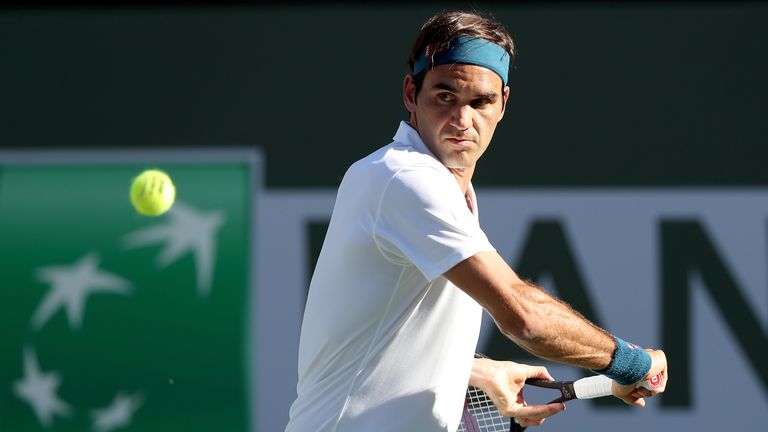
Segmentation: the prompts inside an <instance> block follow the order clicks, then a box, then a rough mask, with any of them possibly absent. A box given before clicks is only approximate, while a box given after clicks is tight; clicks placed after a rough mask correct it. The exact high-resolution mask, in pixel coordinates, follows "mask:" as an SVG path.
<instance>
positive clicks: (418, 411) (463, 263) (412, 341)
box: [286, 12, 667, 432]
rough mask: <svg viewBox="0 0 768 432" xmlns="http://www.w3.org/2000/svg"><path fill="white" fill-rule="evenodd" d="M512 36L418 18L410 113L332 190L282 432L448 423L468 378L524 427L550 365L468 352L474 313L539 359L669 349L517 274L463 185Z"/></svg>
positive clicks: (618, 389) (540, 417)
mask: <svg viewBox="0 0 768 432" xmlns="http://www.w3.org/2000/svg"><path fill="white" fill-rule="evenodd" d="M513 56H514V45H513V41H512V38H511V37H510V35H509V34H508V32H507V31H506V30H505V29H504V27H503V26H502V25H501V24H499V23H498V22H495V21H494V20H492V19H489V18H486V17H483V16H480V15H477V14H473V13H464V12H444V13H440V14H438V15H436V16H434V17H432V18H430V19H429V20H428V21H427V22H426V23H425V24H424V26H423V27H422V29H421V31H420V33H419V34H418V37H417V38H416V41H415V43H414V45H413V49H412V52H411V54H410V58H409V61H408V65H409V68H410V73H408V74H407V75H406V77H405V80H404V83H403V101H404V103H405V106H406V108H407V109H408V111H409V112H410V118H409V120H408V121H407V122H401V123H400V125H399V128H398V129H397V132H396V133H395V136H394V138H393V141H392V143H390V144H389V145H386V146H384V147H382V148H381V149H379V150H377V151H375V152H374V153H372V154H370V155H369V156H367V157H365V158H363V159H361V160H359V161H357V162H356V163H354V164H353V165H352V166H351V167H350V168H349V170H348V171H347V173H346V174H345V176H344V179H343V180H342V182H341V185H340V187H339V190H338V195H337V198H336V203H335V207H334V210H333V216H332V217H331V221H330V226H329V228H328V233H327V235H326V238H325V242H324V244H323V248H322V251H321V253H320V257H319V259H318V262H317V267H316V268H315V272H314V274H313V277H312V281H311V284H310V290H309V297H308V300H307V304H306V310H305V314H304V321H303V325H302V331H301V342H300V347H299V365H298V366H299V381H298V385H297V390H298V398H297V399H296V401H295V402H294V403H293V405H292V406H291V410H290V421H289V424H288V426H287V429H286V430H287V431H289V432H318V431H328V432H361V431H365V432H372V431H387V432H390V431H404V432H431V431H450V432H453V431H455V430H456V428H457V426H458V424H459V420H460V416H461V412H462V405H463V400H464V394H465V391H466V387H467V384H468V383H470V382H471V383H472V384H473V385H476V386H478V387H480V388H482V389H483V390H485V391H486V393H489V395H490V396H491V398H492V399H493V400H494V402H495V403H496V404H497V406H499V408H501V409H502V411H503V412H505V413H507V414H508V415H511V416H515V417H516V420H517V421H518V422H519V423H521V424H522V425H523V426H530V425H537V424H540V423H541V422H542V421H544V419H545V418H546V417H548V416H550V415H553V414H555V413H557V412H560V411H562V410H563V409H564V406H563V405H562V404H551V405H534V406H526V405H525V404H524V400H523V399H522V396H521V395H520V391H521V389H522V387H523V384H524V380H525V379H526V378H528V377H541V378H547V379H551V377H550V375H549V373H547V371H546V369H545V368H543V367H533V366H527V365H521V364H516V363H512V362H497V361H492V360H475V359H473V353H474V350H475V347H476V344H477V341H478V335H479V331H480V322H481V315H482V309H483V308H484V309H485V310H487V311H488V312H489V313H490V314H491V315H492V316H493V318H494V319H495V321H496V323H497V324H498V326H499V328H500V329H501V331H502V332H503V333H504V334H505V335H507V336H508V337H509V339H510V340H511V341H513V342H514V343H517V344H518V345H520V346H521V347H523V348H525V349H526V350H528V351H530V352H531V353H533V354H534V355H537V356H539V357H541V358H543V359H547V360H551V361H556V362H560V363H565V364H569V365H573V366H578V367H582V368H587V369H592V370H594V371H597V372H598V373H602V374H604V375H607V376H609V377H610V378H612V379H614V382H615V384H614V395H616V396H617V397H619V398H621V399H622V400H624V401H625V402H627V403H628V404H632V405H638V406H642V405H644V403H645V402H644V398H645V397H649V396H653V395H655V394H658V393H660V392H662V391H663V390H664V384H662V385H661V386H660V387H658V388H657V389H656V390H654V391H650V390H646V389H644V388H641V387H639V386H638V385H637V384H636V383H638V382H640V381H642V380H643V379H646V378H647V377H650V376H654V375H656V374H657V373H659V372H662V373H663V376H664V379H663V381H664V383H666V368H667V366H666V358H665V356H664V353H663V352H662V351H659V350H643V349H640V348H639V347H636V346H634V345H632V344H628V343H626V342H624V341H623V340H621V339H619V338H617V337H614V336H612V335H610V334H609V333H607V332H606V331H604V330H602V329H600V328H598V327H596V326H595V325H593V324H592V323H590V322H589V321H587V320H586V319H585V318H583V317H582V315H580V314H579V313H578V312H576V311H574V310H573V309H571V308H570V307H569V306H568V305H566V304H564V303H563V302H561V301H559V300H558V299H556V298H554V297H552V296H550V295H549V294H547V293H546V292H545V291H543V290H541V289H539V288H537V287H535V286H533V285H531V284H529V283H527V282H525V281H523V280H521V279H520V278H518V276H517V275H516V274H515V272H514V271H513V270H512V269H511V268H510V267H509V266H508V265H507V263H506V262H505V261H504V259H502V258H501V257H500V256H499V255H498V253H496V251H495V249H494V247H493V245H491V243H490V242H489V241H488V239H487V237H486V235H485V234H484V233H483V230H482V229H481V227H480V224H479V219H478V203H477V200H476V198H475V193H474V191H473V188H472V183H471V180H472V175H473V173H474V171H475V168H476V163H477V160H478V159H479V158H480V156H481V155H482V154H483V153H484V152H485V150H486V149H487V148H488V145H489V143H490V142H491V138H492V137H493V133H494V131H495V129H496V125H497V124H498V122H499V121H500V120H501V119H502V117H503V116H504V112H505V108H506V104H507V100H508V98H509V87H508V83H507V80H508V73H509V65H510V62H511V60H512V58H513Z"/></svg>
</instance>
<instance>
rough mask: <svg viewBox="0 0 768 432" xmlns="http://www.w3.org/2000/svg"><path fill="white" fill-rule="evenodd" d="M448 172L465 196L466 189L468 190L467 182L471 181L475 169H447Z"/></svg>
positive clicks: (472, 167)
mask: <svg viewBox="0 0 768 432" xmlns="http://www.w3.org/2000/svg"><path fill="white" fill-rule="evenodd" d="M448 171H450V172H451V174H453V176H454V177H455V178H456V181H457V182H459V187H460V188H461V191H462V192H463V193H464V194H465V195H466V193H467V189H469V182H471V181H472V174H473V173H474V172H475V167H474V166H471V167H469V168H448Z"/></svg>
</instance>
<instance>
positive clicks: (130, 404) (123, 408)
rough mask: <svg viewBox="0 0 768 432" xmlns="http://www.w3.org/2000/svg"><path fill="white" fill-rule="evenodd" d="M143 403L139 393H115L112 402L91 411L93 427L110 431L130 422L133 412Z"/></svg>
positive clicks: (102, 431)
mask: <svg viewBox="0 0 768 432" xmlns="http://www.w3.org/2000/svg"><path fill="white" fill-rule="evenodd" d="M143 403H144V397H143V396H141V395H140V394H134V395H133V396H128V395H126V394H124V393H118V394H117V395H115V399H114V400H113V401H112V404H111V405H109V406H108V407H104V408H102V409H97V410H93V411H91V418H92V419H93V429H94V430H96V431H98V432H110V431H113V430H115V429H117V428H121V427H126V426H129V425H130V424H131V420H132V419H133V414H134V413H135V412H136V410H138V409H139V407H141V405H142V404H143Z"/></svg>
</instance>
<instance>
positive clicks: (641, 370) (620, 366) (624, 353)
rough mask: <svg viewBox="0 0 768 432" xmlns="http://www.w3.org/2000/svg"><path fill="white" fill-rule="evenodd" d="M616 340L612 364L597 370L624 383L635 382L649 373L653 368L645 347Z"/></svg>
mask: <svg viewBox="0 0 768 432" xmlns="http://www.w3.org/2000/svg"><path fill="white" fill-rule="evenodd" d="M613 338H614V339H615V340H616V350H615V351H614V352H613V357H612V358H611V364H609V365H608V367H607V368H605V369H603V370H599V371H595V372H597V373H599V374H602V375H605V376H607V377H608V378H610V379H612V380H614V381H616V382H618V383H619V384H622V385H630V384H634V383H636V382H638V381H640V380H642V379H643V378H645V376H646V375H648V371H649V370H651V356H650V354H648V353H647V352H646V351H645V350H644V349H642V348H640V347H639V346H637V345H632V344H630V343H627V342H626V341H624V340H622V339H619V338H617V337H616V336H614V337H613Z"/></svg>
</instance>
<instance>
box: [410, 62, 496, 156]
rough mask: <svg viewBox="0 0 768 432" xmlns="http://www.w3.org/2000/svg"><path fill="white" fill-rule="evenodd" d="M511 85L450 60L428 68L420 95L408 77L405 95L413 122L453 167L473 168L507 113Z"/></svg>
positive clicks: (425, 139) (494, 74) (488, 72)
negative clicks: (505, 84)
mask: <svg viewBox="0 0 768 432" xmlns="http://www.w3.org/2000/svg"><path fill="white" fill-rule="evenodd" d="M508 96H509V87H505V88H504V89H503V92H502V83H501V78H500V77H499V76H498V75H497V74H496V73H494V72H492V71H491V70H489V69H486V68H483V67H480V66H475V65H468V64H445V65H440V66H437V67H435V68H433V69H429V70H428V71H427V72H426V75H425V77H424V82H423V84H422V87H421V91H420V92H419V94H418V96H417V95H416V88H415V84H414V82H413V77H411V76H410V75H408V76H406V78H405V82H404V85H403V98H404V101H405V105H406V107H407V108H408V111H410V112H411V124H412V125H413V126H414V127H415V128H416V130H418V131H419V135H420V136H421V138H422V139H423V140H424V143H425V144H426V145H427V147H428V148H429V150H430V151H431V152H432V153H433V154H434V155H435V156H436V157H437V159H438V160H440V162H442V163H443V165H445V166H446V167H448V168H455V169H467V168H474V166H475V163H476V162H477V160H478V159H479V158H480V156H481V155H482V154H483V152H485V149H487V148H488V144H489V143H490V142H491V138H492V137H493V132H494V131H495V130H496V124H497V123H498V122H499V120H501V118H502V116H503V115H504V106H505V104H506V100H507V97H508Z"/></svg>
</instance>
